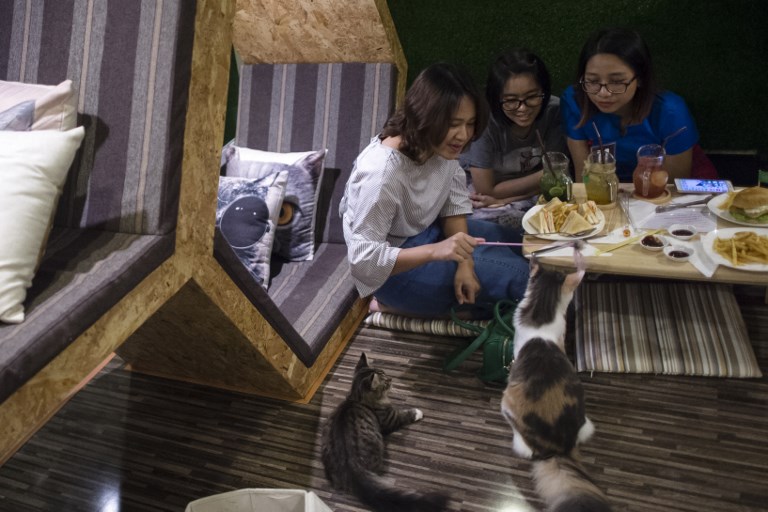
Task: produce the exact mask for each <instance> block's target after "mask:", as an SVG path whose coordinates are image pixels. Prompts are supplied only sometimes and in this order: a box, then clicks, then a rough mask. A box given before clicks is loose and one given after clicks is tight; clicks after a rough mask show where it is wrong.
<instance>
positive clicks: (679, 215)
mask: <svg viewBox="0 0 768 512" xmlns="http://www.w3.org/2000/svg"><path fill="white" fill-rule="evenodd" d="M675 199H676V200H673V201H672V204H674V203H676V202H680V203H687V202H690V201H691V198H690V197H683V198H675ZM656 206H657V205H656V204H653V203H651V202H648V201H643V200H641V199H635V198H632V199H630V200H629V214H630V215H631V216H632V220H634V221H635V224H636V225H637V226H639V227H641V228H644V229H666V228H668V227H669V226H671V225H672V224H690V225H691V226H694V227H695V228H696V229H697V230H698V231H699V232H703V233H706V232H709V231H712V230H714V229H716V228H717V222H716V220H715V219H714V217H713V215H712V213H711V212H710V211H709V208H707V206H706V205H697V206H691V207H690V208H678V209H676V210H670V211H668V212H662V213H656Z"/></svg>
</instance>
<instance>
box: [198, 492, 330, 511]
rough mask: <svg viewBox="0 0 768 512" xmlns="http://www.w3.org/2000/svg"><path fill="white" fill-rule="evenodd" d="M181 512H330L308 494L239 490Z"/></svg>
mask: <svg viewBox="0 0 768 512" xmlns="http://www.w3.org/2000/svg"><path fill="white" fill-rule="evenodd" d="M185 512H333V511H332V510H331V509H330V508H328V506H327V505H326V504H325V503H323V502H322V500H321V499H320V498H318V497H317V494H315V493H314V492H312V491H302V490H298V489H240V490H238V491H231V492H225V493H222V494H215V495H213V496H208V497H207V498H201V499H199V500H195V501H192V502H190V503H189V504H188V505H187V508H186V511H185Z"/></svg>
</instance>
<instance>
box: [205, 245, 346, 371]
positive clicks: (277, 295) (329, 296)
mask: <svg viewBox="0 0 768 512" xmlns="http://www.w3.org/2000/svg"><path fill="white" fill-rule="evenodd" d="M214 256H215V257H216V260H217V261H218V262H219V263H220V264H221V266H222V268H223V269H224V270H225V271H226V272H227V274H228V275H229V276H230V277H231V278H232V280H233V281H234V282H235V284H237V286H238V287H239V288H240V290H242V292H243V294H244V295H245V296H246V297H248V299H249V300H250V301H251V302H252V303H253V304H254V305H255V306H256V307H257V308H258V309H259V311H260V312H261V314H262V315H263V316H264V318H265V319H266V320H267V322H269V324H270V325H271V326H272V328H273V329H275V331H276V332H277V333H278V334H279V335H280V337H281V338H282V339H283V340H284V341H285V343H286V344H287V345H288V346H289V347H290V348H291V350H293V352H294V353H295V354H296V355H297V357H298V358H299V360H301V362H302V363H304V364H305V365H306V366H308V367H309V366H312V365H313V364H314V362H315V360H316V359H317V356H319V355H320V353H321V352H322V351H323V348H324V347H325V345H326V343H327V342H328V340H329V339H330V337H331V336H332V335H333V332H334V331H335V330H336V327H337V326H338V325H339V323H340V322H341V321H342V319H343V318H344V317H345V316H346V314H347V312H348V311H349V309H350V308H351V307H352V305H353V304H354V302H355V300H357V298H358V294H357V291H356V290H355V288H354V285H353V284H352V280H351V279H350V278H349V264H348V263H347V259H346V246H345V245H343V244H320V247H319V248H318V250H317V252H316V253H315V257H314V259H312V260H309V261H293V262H289V263H285V264H284V265H283V267H282V268H280V267H275V266H274V264H273V267H272V276H273V278H272V282H271V284H270V286H269V294H267V292H266V291H265V290H264V288H262V287H261V286H259V285H258V283H256V282H255V281H254V280H253V278H251V277H250V274H249V273H248V271H247V270H246V269H245V267H244V266H243V265H242V264H240V262H239V261H238V260H237V256H236V255H235V253H234V252H233V251H232V248H231V247H230V246H229V244H228V243H227V242H226V241H225V240H224V237H223V236H222V235H221V233H220V232H219V231H218V230H217V232H216V237H215V240H214Z"/></svg>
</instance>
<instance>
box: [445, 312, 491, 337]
mask: <svg viewBox="0 0 768 512" xmlns="http://www.w3.org/2000/svg"><path fill="white" fill-rule="evenodd" d="M451 321H452V322H453V323H455V324H456V325H458V326H459V327H462V328H464V329H466V330H468V331H472V332H476V333H478V334H480V333H481V332H483V331H484V330H485V329H484V328H483V327H480V326H479V325H477V324H471V323H469V322H465V321H463V320H461V319H460V318H459V317H458V315H457V314H456V310H455V309H453V308H451Z"/></svg>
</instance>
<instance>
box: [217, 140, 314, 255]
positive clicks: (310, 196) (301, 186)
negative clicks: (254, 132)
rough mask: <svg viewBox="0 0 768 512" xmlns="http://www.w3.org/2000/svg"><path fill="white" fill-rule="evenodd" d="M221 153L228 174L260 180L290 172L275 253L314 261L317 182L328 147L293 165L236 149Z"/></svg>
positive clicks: (274, 247) (281, 210) (276, 236)
mask: <svg viewBox="0 0 768 512" xmlns="http://www.w3.org/2000/svg"><path fill="white" fill-rule="evenodd" d="M224 151H225V153H224V154H223V155H222V160H223V161H224V163H223V167H224V172H225V174H226V176H228V177H241V178H252V179H261V178H264V177H267V176H270V175H272V174H275V173H278V172H287V175H288V183H287V185H286V190H285V197H284V198H283V203H282V205H281V208H280V214H279V216H278V219H277V228H276V233H275V242H274V246H273V253H275V254H277V255H279V256H280V257H282V258H283V259H285V260H288V261H304V260H311V259H312V257H313V255H314V251H315V236H314V232H315V213H316V207H317V192H318V187H317V184H318V182H319V181H320V175H321V174H322V171H323V166H322V161H323V159H324V158H325V150H319V151H314V152H311V153H308V154H306V155H305V156H304V157H303V158H301V159H300V160H299V161H297V162H295V163H293V164H286V163H279V162H260V161H251V160H244V159H242V158H240V155H239V152H238V151H237V149H236V148H235V149H234V150H233V149H232V148H230V149H227V148H225V150H224Z"/></svg>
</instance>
